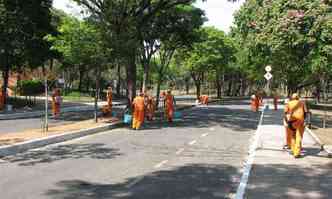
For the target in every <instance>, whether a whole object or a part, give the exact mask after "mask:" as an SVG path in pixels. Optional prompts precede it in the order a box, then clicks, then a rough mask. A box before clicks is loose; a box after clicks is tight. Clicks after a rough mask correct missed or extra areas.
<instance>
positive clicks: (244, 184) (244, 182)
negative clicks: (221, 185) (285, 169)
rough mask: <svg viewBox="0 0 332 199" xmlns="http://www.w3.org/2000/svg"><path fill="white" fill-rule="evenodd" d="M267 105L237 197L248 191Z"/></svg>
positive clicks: (254, 138)
mask: <svg viewBox="0 0 332 199" xmlns="http://www.w3.org/2000/svg"><path fill="white" fill-rule="evenodd" d="M266 106H267V105H265V107H264V108H263V110H262V114H261V117H260V120H259V123H258V127H257V130H256V132H255V134H254V136H253V138H252V139H253V142H252V144H251V145H250V148H249V152H248V153H249V156H248V158H247V161H246V163H245V165H244V168H243V174H242V177H241V181H240V184H239V187H238V188H237V191H236V195H235V199H243V198H244V196H245V192H246V188H247V184H248V180H249V176H250V171H251V168H252V165H253V163H254V159H255V156H256V149H257V148H258V143H259V139H260V137H261V126H262V123H263V117H264V111H265V109H266V108H267V107H266Z"/></svg>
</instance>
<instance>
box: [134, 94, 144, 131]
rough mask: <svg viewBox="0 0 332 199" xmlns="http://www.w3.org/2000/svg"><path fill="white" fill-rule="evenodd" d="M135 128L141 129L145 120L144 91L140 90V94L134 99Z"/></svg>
mask: <svg viewBox="0 0 332 199" xmlns="http://www.w3.org/2000/svg"><path fill="white" fill-rule="evenodd" d="M132 106H133V109H134V111H133V126H132V127H133V129H134V130H139V129H140V128H141V125H142V123H143V122H144V93H143V92H140V93H139V96H137V97H135V99H134V101H133V104H132Z"/></svg>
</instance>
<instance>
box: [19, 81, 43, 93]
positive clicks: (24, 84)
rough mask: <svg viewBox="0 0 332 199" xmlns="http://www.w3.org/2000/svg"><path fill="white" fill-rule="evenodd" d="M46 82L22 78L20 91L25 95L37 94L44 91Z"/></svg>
mask: <svg viewBox="0 0 332 199" xmlns="http://www.w3.org/2000/svg"><path fill="white" fill-rule="evenodd" d="M44 90H45V88H44V84H43V82H42V81H40V80H22V81H21V82H20V85H19V91H20V94H21V95H24V96H36V95H39V94H42V93H43V92H44Z"/></svg>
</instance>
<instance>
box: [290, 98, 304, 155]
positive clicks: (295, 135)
mask: <svg viewBox="0 0 332 199" xmlns="http://www.w3.org/2000/svg"><path fill="white" fill-rule="evenodd" d="M285 113H286V116H285V117H286V119H287V123H288V127H289V128H290V130H292V140H291V150H292V152H293V156H294V157H295V158H299V157H300V155H301V148H302V138H303V133H304V120H305V114H306V113H307V108H306V106H305V103H304V102H302V101H301V100H300V98H299V96H298V94H296V93H294V94H293V95H292V97H291V100H290V101H289V102H288V104H287V105H286V107H285Z"/></svg>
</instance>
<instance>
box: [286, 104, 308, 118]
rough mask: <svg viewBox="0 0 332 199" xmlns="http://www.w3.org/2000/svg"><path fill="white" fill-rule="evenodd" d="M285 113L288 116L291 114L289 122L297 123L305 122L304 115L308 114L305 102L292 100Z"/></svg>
mask: <svg viewBox="0 0 332 199" xmlns="http://www.w3.org/2000/svg"><path fill="white" fill-rule="evenodd" d="M285 112H286V113H287V114H291V113H293V114H291V115H290V118H289V120H290V121H293V120H297V121H301V122H303V121H304V114H305V112H306V107H305V104H304V103H303V102H301V101H300V100H291V101H289V102H288V104H287V106H286V107H285Z"/></svg>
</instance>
